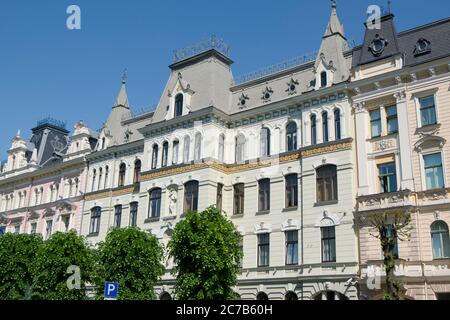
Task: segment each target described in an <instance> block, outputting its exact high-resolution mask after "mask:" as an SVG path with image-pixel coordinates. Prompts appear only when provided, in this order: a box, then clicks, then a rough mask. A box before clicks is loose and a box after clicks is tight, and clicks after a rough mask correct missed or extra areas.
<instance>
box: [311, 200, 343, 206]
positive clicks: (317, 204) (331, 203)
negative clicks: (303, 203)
mask: <svg viewBox="0 0 450 320" xmlns="http://www.w3.org/2000/svg"><path fill="white" fill-rule="evenodd" d="M338 203H339V201H338V200H331V201H322V202H316V203H315V204H314V207H324V206H331V205H334V204H338Z"/></svg>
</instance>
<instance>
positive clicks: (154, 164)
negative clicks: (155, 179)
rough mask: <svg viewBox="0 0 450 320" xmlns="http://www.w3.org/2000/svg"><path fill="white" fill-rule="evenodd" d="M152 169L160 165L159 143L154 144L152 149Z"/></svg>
mask: <svg viewBox="0 0 450 320" xmlns="http://www.w3.org/2000/svg"><path fill="white" fill-rule="evenodd" d="M152 150H153V151H152V169H156V167H157V166H158V152H159V147H158V145H157V144H155V145H153V149H152Z"/></svg>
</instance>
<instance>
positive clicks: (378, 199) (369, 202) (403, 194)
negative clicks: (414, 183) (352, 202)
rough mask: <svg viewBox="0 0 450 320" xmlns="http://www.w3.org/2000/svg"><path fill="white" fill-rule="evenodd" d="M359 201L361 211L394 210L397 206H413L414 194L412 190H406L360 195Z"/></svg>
mask: <svg viewBox="0 0 450 320" xmlns="http://www.w3.org/2000/svg"><path fill="white" fill-rule="evenodd" d="M357 202H358V211H359V212H365V211H381V210H388V209H389V210H392V209H395V208H401V207H410V206H413V205H414V196H413V193H412V192H411V191H410V190H404V191H397V192H391V193H379V194H373V195H367V196H360V197H358V198H357Z"/></svg>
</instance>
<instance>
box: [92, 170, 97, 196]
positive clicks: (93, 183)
mask: <svg viewBox="0 0 450 320" xmlns="http://www.w3.org/2000/svg"><path fill="white" fill-rule="evenodd" d="M96 179H97V170H96V169H94V170H93V171H92V187H91V191H95V180H96Z"/></svg>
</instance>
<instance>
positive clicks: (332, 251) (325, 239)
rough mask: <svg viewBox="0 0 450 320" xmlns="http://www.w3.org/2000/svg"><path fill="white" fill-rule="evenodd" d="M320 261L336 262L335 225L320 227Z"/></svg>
mask: <svg viewBox="0 0 450 320" xmlns="http://www.w3.org/2000/svg"><path fill="white" fill-rule="evenodd" d="M321 232H322V262H336V235H335V227H334V226H333V227H322V228H321Z"/></svg>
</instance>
